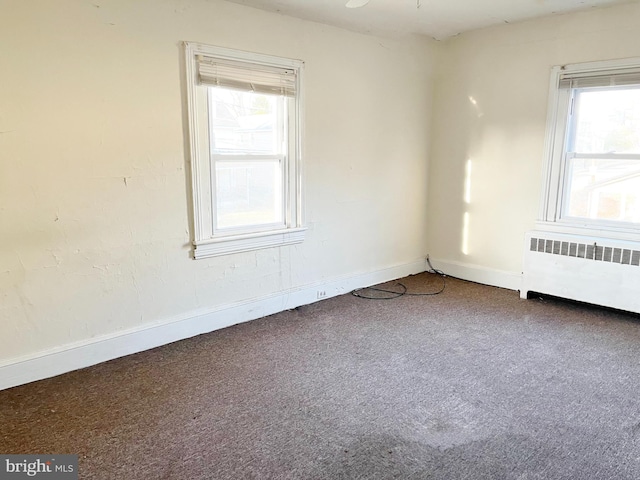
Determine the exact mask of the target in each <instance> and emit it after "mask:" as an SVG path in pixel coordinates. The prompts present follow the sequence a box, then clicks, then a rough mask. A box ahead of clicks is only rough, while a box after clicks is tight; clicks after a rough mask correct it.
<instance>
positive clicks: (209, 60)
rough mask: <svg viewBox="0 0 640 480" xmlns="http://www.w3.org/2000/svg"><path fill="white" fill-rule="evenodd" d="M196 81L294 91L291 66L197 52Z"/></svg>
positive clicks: (265, 90) (276, 92)
mask: <svg viewBox="0 0 640 480" xmlns="http://www.w3.org/2000/svg"><path fill="white" fill-rule="evenodd" d="M197 61H198V83H199V84H200V85H208V86H212V87H216V86H217V87H225V88H232V89H234V90H242V91H246V92H256V93H265V94H271V95H284V96H286V97H294V96H295V95H296V84H297V81H296V71H295V70H294V69H288V68H279V67H270V66H266V65H254V64H246V63H241V62H233V61H230V60H222V59H218V58H214V57H207V56H204V55H198V57H197Z"/></svg>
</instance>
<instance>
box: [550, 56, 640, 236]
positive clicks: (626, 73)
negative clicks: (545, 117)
mask: <svg viewBox="0 0 640 480" xmlns="http://www.w3.org/2000/svg"><path fill="white" fill-rule="evenodd" d="M551 86H552V91H551V100H550V109H551V112H550V125H549V126H548V128H549V129H550V130H549V132H548V141H547V143H548V146H549V152H548V154H549V161H548V166H547V183H546V189H545V201H544V211H543V215H542V217H543V221H546V222H551V223H556V224H558V225H566V226H567V227H577V228H587V229H594V230H598V231H599V232H602V231H607V230H618V231H625V230H627V231H630V232H633V231H635V230H637V229H640V61H638V60H636V61H626V62H599V63H594V64H582V65H572V66H566V67H556V68H555V69H554V72H553V75H552V83H551Z"/></svg>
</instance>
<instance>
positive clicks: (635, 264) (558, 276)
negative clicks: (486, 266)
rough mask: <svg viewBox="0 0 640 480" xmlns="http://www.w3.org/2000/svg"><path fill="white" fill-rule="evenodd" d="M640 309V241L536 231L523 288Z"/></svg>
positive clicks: (530, 238) (529, 237) (528, 244)
mask: <svg viewBox="0 0 640 480" xmlns="http://www.w3.org/2000/svg"><path fill="white" fill-rule="evenodd" d="M529 292H537V293H542V294H548V295H554V296H557V297H562V298H568V299H571V300H578V301H581V302H587V303H593V304H596V305H602V306H605V307H611V308H617V309H621V310H627V311H630V312H635V313H640V242H630V241H623V240H610V239H603V238H597V237H586V236H579V235H565V234H558V233H552V232H543V231H532V232H528V233H527V234H526V237H525V246H524V259H523V272H522V289H521V290H520V296H521V297H522V298H527V297H528V295H529Z"/></svg>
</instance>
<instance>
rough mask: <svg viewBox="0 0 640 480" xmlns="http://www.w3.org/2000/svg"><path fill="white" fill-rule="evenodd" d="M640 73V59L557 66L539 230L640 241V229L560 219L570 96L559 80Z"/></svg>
mask: <svg viewBox="0 0 640 480" xmlns="http://www.w3.org/2000/svg"><path fill="white" fill-rule="evenodd" d="M624 69H640V57H638V58H629V59H620V60H608V61H599V62H586V63H576V64H571V65H562V66H554V67H553V68H552V69H551V78H550V82H549V102H548V107H547V127H546V135H545V142H544V169H543V175H544V176H543V182H544V183H543V185H542V195H541V197H540V206H539V215H538V221H537V222H536V229H538V230H546V231H553V232H557V233H568V234H577V235H590V236H598V237H605V238H613V239H621V240H635V241H637V240H638V239H639V238H640V237H639V236H640V226H637V227H636V226H633V225H627V224H623V223H619V224H617V223H616V224H610V223H608V222H606V221H593V220H584V219H578V218H561V213H562V198H563V189H564V188H565V172H564V168H565V163H564V162H563V156H564V150H565V142H566V132H567V129H568V125H567V123H568V122H567V120H568V116H567V112H568V109H569V102H570V95H569V93H568V92H567V91H562V90H561V89H560V88H559V86H560V79H561V76H562V75H563V74H566V73H590V74H593V75H597V74H607V73H612V72H615V71H617V70H624Z"/></svg>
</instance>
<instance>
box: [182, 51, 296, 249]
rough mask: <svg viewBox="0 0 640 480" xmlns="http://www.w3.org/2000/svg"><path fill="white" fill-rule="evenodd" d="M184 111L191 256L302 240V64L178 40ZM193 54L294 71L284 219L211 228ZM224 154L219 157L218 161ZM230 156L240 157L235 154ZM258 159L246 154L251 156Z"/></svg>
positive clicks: (204, 126)
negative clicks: (182, 55) (182, 60)
mask: <svg viewBox="0 0 640 480" xmlns="http://www.w3.org/2000/svg"><path fill="white" fill-rule="evenodd" d="M184 48H185V63H186V65H185V67H186V68H185V73H186V87H187V88H186V89H187V109H188V120H189V147H190V152H189V158H190V160H191V164H190V170H191V190H192V192H191V193H192V201H193V239H192V243H193V257H194V258H195V259H200V258H207V257H213V256H218V255H227V254H232V253H238V252H246V251H252V250H257V249H261V248H268V247H276V246H282V245H291V244H296V243H300V242H302V241H303V240H304V238H305V232H306V227H305V226H304V224H303V202H302V133H303V132H302V115H303V106H302V98H303V92H302V87H303V81H302V77H303V66H304V63H303V62H302V61H300V60H293V59H287V58H281V57H275V56H271V55H264V54H258V53H251V52H244V51H239V50H233V49H229V48H223V47H216V46H211V45H204V44H201V43H193V42H184ZM198 56H206V57H211V58H213V59H219V60H223V61H232V62H240V63H242V64H243V65H245V66H251V65H255V66H256V68H259V67H265V66H266V67H276V68H287V69H293V70H295V73H296V88H295V95H294V96H293V97H292V98H291V100H290V101H289V108H287V115H288V121H287V125H288V132H287V135H288V136H289V139H290V141H289V148H288V151H287V154H288V156H287V158H285V157H284V156H280V157H279V158H280V160H281V161H282V162H283V167H284V168H283V188H284V206H283V207H284V222H283V224H278V225H266V226H265V225H261V226H256V228H255V229H246V228H240V229H225V230H224V231H216V229H215V228H214V224H215V222H214V218H213V215H214V212H215V206H214V201H215V192H214V188H215V187H214V185H215V178H214V172H213V168H212V159H211V157H212V156H211V155H210V150H209V125H208V108H209V99H208V88H209V87H207V86H203V85H199V81H198ZM224 157H225V156H220V158H221V159H224ZM236 159H238V160H239V159H241V157H240V156H237V157H236ZM256 159H257V160H260V158H258V156H252V160H256Z"/></svg>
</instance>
